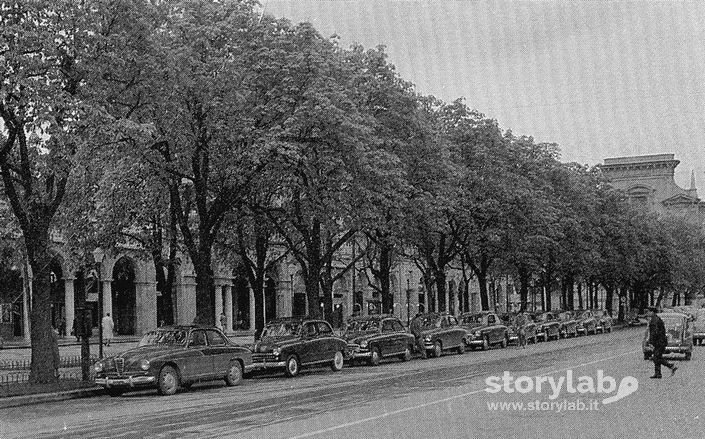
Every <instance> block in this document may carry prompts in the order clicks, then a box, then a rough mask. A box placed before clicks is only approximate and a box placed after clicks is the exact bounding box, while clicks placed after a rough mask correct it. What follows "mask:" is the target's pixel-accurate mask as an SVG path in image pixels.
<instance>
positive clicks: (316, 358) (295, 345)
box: [94, 311, 612, 396]
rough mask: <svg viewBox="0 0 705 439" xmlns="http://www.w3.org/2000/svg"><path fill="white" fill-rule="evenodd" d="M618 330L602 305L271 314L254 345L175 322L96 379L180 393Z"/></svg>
mask: <svg viewBox="0 0 705 439" xmlns="http://www.w3.org/2000/svg"><path fill="white" fill-rule="evenodd" d="M611 330H612V319H611V318H610V317H609V316H608V315H607V314H605V313H601V312H599V311H584V312H580V313H576V314H573V313H571V312H567V311H566V312H560V313H553V312H545V313H541V314H537V315H531V314H515V315H511V314H507V315H502V316H499V315H498V314H496V313H492V312H480V313H468V314H462V315H461V316H459V317H458V318H456V317H455V316H453V315H450V314H445V313H427V314H421V315H418V316H416V317H415V318H414V319H413V320H412V322H411V324H410V325H409V327H408V328H407V327H405V326H404V324H403V323H402V322H401V320H399V319H398V318H397V317H394V316H390V315H373V316H365V317H355V318H352V319H350V320H349V321H348V322H347V325H346V327H345V329H344V331H343V332H342V333H336V332H334V330H333V328H332V327H331V325H330V323H328V322H327V321H324V320H317V319H296V318H285V319H277V320H273V321H270V322H269V323H268V324H267V325H266V327H265V328H264V330H263V332H262V334H261V337H260V339H259V340H257V341H256V342H255V343H254V344H252V345H251V346H239V345H236V344H234V343H232V342H231V341H230V340H229V339H228V338H227V337H226V336H225V334H223V332H222V331H220V329H218V328H215V327H210V326H199V325H184V326H167V327H161V328H158V329H155V330H153V331H151V332H149V333H147V334H145V335H144V337H143V338H142V340H141V342H140V344H139V346H138V347H137V348H134V349H131V350H128V351H126V352H123V353H121V354H119V355H116V356H113V357H109V358H106V359H103V360H100V361H98V362H97V363H96V364H95V365H94V370H95V373H96V383H97V384H99V385H102V386H103V387H104V388H105V389H106V390H107V392H108V393H109V394H110V395H112V396H118V395H121V394H122V393H124V392H125V391H129V390H133V389H141V388H150V387H151V388H154V387H156V388H157V390H158V391H159V393H160V394H163V395H173V394H174V393H176V392H177V391H178V390H179V389H180V388H188V387H189V386H191V385H192V384H193V383H195V382H199V381H211V380H224V381H225V383H226V384H227V385H229V386H235V385H237V384H239V383H240V382H241V381H242V379H243V376H244V374H246V373H248V372H252V371H255V370H283V371H284V374H285V375H286V376H289V377H294V376H296V375H298V374H299V372H300V370H301V368H302V367H306V366H311V365H329V366H330V368H331V369H332V370H333V371H340V370H341V369H342V368H343V365H344V363H345V362H348V363H359V362H365V363H368V364H370V365H377V364H379V362H380V361H381V360H382V359H383V358H389V357H397V358H399V359H400V360H401V361H409V360H411V359H412V357H413V355H414V353H415V352H417V353H419V354H420V355H421V356H422V357H424V358H425V357H439V356H441V355H442V354H443V353H444V352H447V351H457V352H458V353H461V354H462V353H464V352H465V351H466V349H489V348H490V347H491V346H493V345H499V346H502V347H506V346H508V345H509V344H510V343H518V342H519V336H520V334H521V335H522V336H524V335H525V336H526V340H527V341H529V342H534V343H535V342H537V341H548V340H551V339H559V338H561V337H570V336H578V335H581V334H590V333H592V334H596V333H597V332H610V331H611Z"/></svg>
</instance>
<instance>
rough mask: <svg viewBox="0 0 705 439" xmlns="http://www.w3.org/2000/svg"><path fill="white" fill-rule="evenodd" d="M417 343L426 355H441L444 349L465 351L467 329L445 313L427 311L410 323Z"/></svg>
mask: <svg viewBox="0 0 705 439" xmlns="http://www.w3.org/2000/svg"><path fill="white" fill-rule="evenodd" d="M410 329H411V333H412V334H414V336H415V337H416V345H417V347H418V348H419V349H420V351H421V354H422V355H423V356H424V357H425V356H428V355H430V356H432V357H440V356H441V354H442V352H443V351H449V350H457V351H458V352H459V353H461V354H462V353H465V342H464V338H465V335H466V332H465V329H463V328H462V327H460V326H459V325H458V320H457V319H456V318H455V317H454V316H452V315H449V314H445V313H426V314H419V315H418V316H416V317H414V319H413V320H412V321H411V325H410Z"/></svg>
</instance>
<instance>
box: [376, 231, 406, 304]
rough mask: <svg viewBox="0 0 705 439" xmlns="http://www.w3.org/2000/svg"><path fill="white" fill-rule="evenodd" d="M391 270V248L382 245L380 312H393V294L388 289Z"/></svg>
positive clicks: (380, 260)
mask: <svg viewBox="0 0 705 439" xmlns="http://www.w3.org/2000/svg"><path fill="white" fill-rule="evenodd" d="M391 271H392V250H391V248H389V246H387V245H382V247H381V249H380V254H379V283H380V289H381V290H382V291H381V293H382V312H383V313H385V314H394V295H393V294H392V293H391V291H390V289H391V288H390V272H391ZM400 301H401V300H400Z"/></svg>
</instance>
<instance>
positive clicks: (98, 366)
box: [93, 361, 104, 373]
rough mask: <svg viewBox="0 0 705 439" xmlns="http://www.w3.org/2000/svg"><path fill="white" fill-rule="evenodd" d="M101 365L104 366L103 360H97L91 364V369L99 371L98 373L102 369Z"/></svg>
mask: <svg viewBox="0 0 705 439" xmlns="http://www.w3.org/2000/svg"><path fill="white" fill-rule="evenodd" d="M103 367H104V366H103V362H102V361H99V362H97V363H96V364H94V365H93V370H95V371H96V372H99V373H100V372H102V371H103Z"/></svg>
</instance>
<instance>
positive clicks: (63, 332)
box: [59, 317, 66, 338]
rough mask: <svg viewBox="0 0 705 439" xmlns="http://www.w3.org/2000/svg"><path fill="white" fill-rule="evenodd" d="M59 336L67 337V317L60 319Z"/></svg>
mask: <svg viewBox="0 0 705 439" xmlns="http://www.w3.org/2000/svg"><path fill="white" fill-rule="evenodd" d="M59 337H61V338H64V337H66V319H65V318H63V317H62V318H61V319H60V320H59Z"/></svg>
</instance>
